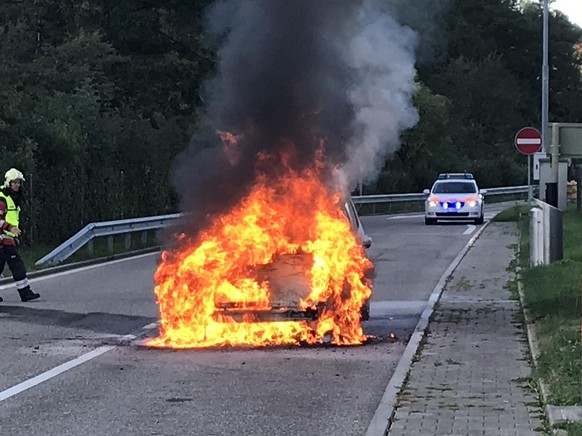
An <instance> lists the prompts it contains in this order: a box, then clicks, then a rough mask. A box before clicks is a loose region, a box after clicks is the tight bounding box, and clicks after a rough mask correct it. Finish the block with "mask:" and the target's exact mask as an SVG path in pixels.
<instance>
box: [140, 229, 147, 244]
mask: <svg viewBox="0 0 582 436" xmlns="http://www.w3.org/2000/svg"><path fill="white" fill-rule="evenodd" d="M147 243H148V232H141V245H144V246H145V245H147Z"/></svg>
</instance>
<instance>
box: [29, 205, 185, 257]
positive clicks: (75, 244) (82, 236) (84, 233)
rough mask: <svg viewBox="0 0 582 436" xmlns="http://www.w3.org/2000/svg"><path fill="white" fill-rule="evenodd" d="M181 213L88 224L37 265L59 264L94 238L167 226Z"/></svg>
mask: <svg viewBox="0 0 582 436" xmlns="http://www.w3.org/2000/svg"><path fill="white" fill-rule="evenodd" d="M180 215H181V214H178V213H176V214H172V215H160V216H152V217H146V218H132V219H127V220H119V221H102V222H98V223H91V224H87V225H86V226H85V227H83V229H81V230H80V231H79V232H77V234H75V235H74V236H73V237H71V238H69V239H67V240H66V241H65V242H63V243H62V244H61V245H59V246H58V247H57V248H55V249H54V250H53V251H51V252H50V253H49V254H47V255H46V256H44V257H43V258H41V259H39V260H37V261H36V262H35V265H44V264H45V263H46V264H57V263H60V262H63V261H64V260H66V259H68V258H69V257H71V256H72V255H73V254H74V253H75V252H76V251H77V250H79V249H80V248H81V247H83V246H84V245H85V244H87V243H88V242H89V241H91V240H93V239H94V238H98V237H102V236H114V235H121V234H129V233H135V232H145V231H149V230H158V229H161V228H164V227H167V226H168V225H169V224H170V223H172V222H175V220H176V219H177V218H178V217H180Z"/></svg>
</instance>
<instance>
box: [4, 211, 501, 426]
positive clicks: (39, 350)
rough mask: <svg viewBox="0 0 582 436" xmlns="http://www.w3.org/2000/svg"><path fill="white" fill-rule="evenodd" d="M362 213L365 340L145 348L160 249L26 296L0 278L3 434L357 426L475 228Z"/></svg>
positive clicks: (59, 278)
mask: <svg viewBox="0 0 582 436" xmlns="http://www.w3.org/2000/svg"><path fill="white" fill-rule="evenodd" d="M499 209H501V206H496V207H488V211H489V212H488V213H487V216H489V217H490V216H492V215H494V211H496V210H499ZM363 223H364V226H365V228H366V231H367V232H368V234H369V235H370V236H372V238H373V240H374V242H373V245H372V247H371V248H370V251H369V253H370V256H371V257H372V259H373V260H374V262H375V263H376V269H377V274H378V275H377V278H376V282H375V288H374V296H373V298H372V308H371V319H370V321H368V322H366V323H364V324H365V330H366V332H367V333H368V334H369V335H371V337H372V339H371V340H370V342H369V343H368V344H366V345H363V346H359V347H349V348H338V347H331V346H316V347H308V348H294V347H284V348H269V349H220V350H186V351H174V350H159V349H148V348H145V347H143V346H141V345H140V343H141V342H140V341H139V339H140V337H141V336H143V335H154V334H155V327H154V326H153V325H152V323H155V321H156V320H157V308H156V305H155V300H154V296H153V280H152V276H153V271H154V268H155V264H156V255H155V254H154V255H145V256H141V257H138V258H132V259H126V260H121V261H116V262H113V263H108V264H102V265H96V266H92V267H88V268H83V269H80V270H74V271H70V272H63V273H59V274H58V275H55V276H48V277H42V278H38V279H35V280H33V281H32V285H33V288H34V289H35V290H37V291H39V292H40V293H41V294H42V298H41V299H39V300H37V301H35V302H31V303H26V304H23V303H20V302H19V300H18V295H17V293H16V291H15V289H14V288H13V286H12V285H3V286H0V295H1V296H2V297H3V298H4V300H5V301H4V303H0V326H1V332H2V335H1V336H0V349H1V350H2V352H1V353H0V434H1V435H15V436H16V435H59V436H61V435H204V436H210V435H340V434H341V435H363V434H365V432H366V429H367V428H368V425H369V423H370V420H371V418H372V416H373V415H374V412H375V410H376V408H377V407H378V404H379V402H380V399H381V398H382V395H383V393H384V390H385V388H386V385H387V383H388V381H389V380H390V378H391V376H392V373H393V371H394V369H395V367H396V365H397V363H398V360H399V358H400V356H401V355H402V353H403V351H404V348H405V346H406V343H407V341H408V337H409V336H410V334H411V333H412V331H413V330H414V327H415V326H416V324H417V322H418V318H419V316H420V313H421V312H422V311H423V309H424V307H425V306H426V303H427V299H428V298H429V296H430V294H431V293H432V291H433V289H434V287H435V285H436V284H437V282H438V281H439V279H440V278H441V276H442V275H443V273H444V271H445V270H446V269H447V267H448V266H449V265H450V263H451V262H452V260H453V259H454V258H455V257H456V256H457V254H458V253H459V252H460V251H461V250H462V248H463V247H464V246H465V244H466V243H467V241H468V240H469V238H470V237H471V235H472V234H473V233H474V232H475V231H476V227H475V226H473V225H469V224H461V223H459V224H443V225H437V226H425V225H424V220H423V217H422V216H421V215H413V216H394V217H386V216H376V217H364V218H363ZM144 327H146V329H144ZM152 327H153V329H152ZM391 333H392V334H395V336H396V338H395V339H392V338H390V336H389V335H390V334H391ZM127 335H135V336H138V338H137V339H135V340H134V336H127ZM140 335H141V336H140Z"/></svg>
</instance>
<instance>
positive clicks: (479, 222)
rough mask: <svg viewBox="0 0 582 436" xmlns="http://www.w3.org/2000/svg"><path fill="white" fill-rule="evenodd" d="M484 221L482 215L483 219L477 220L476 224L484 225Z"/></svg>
mask: <svg viewBox="0 0 582 436" xmlns="http://www.w3.org/2000/svg"><path fill="white" fill-rule="evenodd" d="M483 221H484V219H483V215H481V218H477V219H476V220H475V224H483Z"/></svg>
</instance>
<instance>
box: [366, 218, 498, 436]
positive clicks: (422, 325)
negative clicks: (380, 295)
mask: <svg viewBox="0 0 582 436" xmlns="http://www.w3.org/2000/svg"><path fill="white" fill-rule="evenodd" d="M489 224H491V221H487V222H486V223H485V224H483V225H482V226H481V228H480V229H479V230H478V231H477V233H475V234H474V235H473V236H472V237H471V239H469V241H468V242H467V244H466V245H465V246H464V247H463V249H462V250H461V251H460V252H459V254H457V257H455V258H454V259H453V261H452V262H451V264H450V265H449V266H448V268H447V269H446V270H445V272H444V273H443V275H442V276H441V278H440V279H439V281H438V283H437V284H436V286H435V287H434V289H433V291H432V294H431V296H430V298H429V299H428V303H427V305H426V307H425V309H424V310H423V312H422V314H421V315H420V320H419V321H418V324H417V325H416V327H415V329H414V332H413V333H412V335H411V337H410V340H409V341H408V344H407V345H406V348H405V349H404V353H402V357H401V358H400V360H399V361H398V365H397V366H396V370H395V371H394V374H393V375H392V378H391V379H390V381H389V382H388V385H387V386H386V389H385V390H384V394H383V395H382V399H381V400H380V404H379V405H378V407H377V408H376V411H375V412H374V416H373V417H372V420H371V421H370V425H369V426H368V429H367V431H366V436H385V435H386V434H388V431H389V429H390V425H391V424H392V419H393V418H394V414H395V412H396V400H397V399H398V394H399V393H400V390H401V389H402V386H403V385H404V381H405V380H406V377H407V376H408V373H409V371H410V368H411V366H412V360H413V359H414V356H415V355H416V352H417V351H418V348H419V346H420V342H421V341H422V338H423V337H424V335H425V334H426V330H427V327H428V324H429V320H430V318H431V316H432V313H433V312H434V306H435V304H436V303H437V301H438V300H439V299H440V297H441V294H442V292H443V290H444V288H445V285H446V283H447V280H448V279H449V276H450V275H451V274H453V272H454V271H455V270H456V269H457V267H458V266H459V264H460V263H461V261H462V260H463V258H464V257H465V256H466V255H467V253H468V252H469V250H470V249H471V247H473V245H474V244H475V242H476V241H477V239H478V238H479V236H481V233H483V231H484V230H485V229H486V228H487V227H488V226H489Z"/></svg>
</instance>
